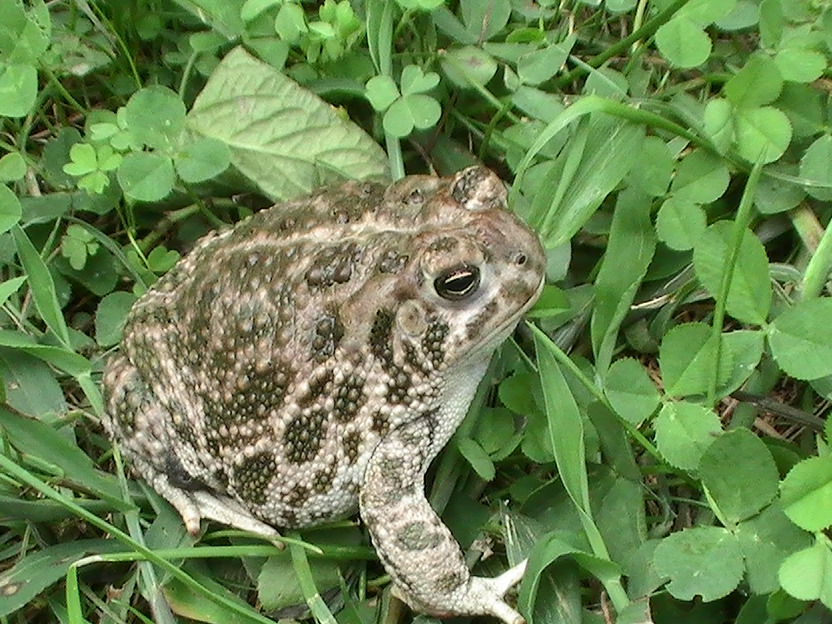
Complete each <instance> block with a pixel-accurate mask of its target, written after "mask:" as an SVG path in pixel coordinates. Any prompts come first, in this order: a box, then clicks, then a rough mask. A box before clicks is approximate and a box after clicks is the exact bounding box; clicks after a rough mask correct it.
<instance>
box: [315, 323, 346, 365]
mask: <svg viewBox="0 0 832 624" xmlns="http://www.w3.org/2000/svg"><path fill="white" fill-rule="evenodd" d="M343 337H344V325H343V324H342V323H341V319H340V318H339V317H338V315H337V314H336V313H334V312H333V313H331V314H325V315H324V316H322V317H321V318H319V319H318V322H317V323H315V335H314V336H313V337H312V357H314V358H315V360H317V361H318V362H322V361H324V360H326V359H327V358H329V357H332V356H333V355H334V354H335V349H337V348H338V343H339V342H340V341H341V338H343Z"/></svg>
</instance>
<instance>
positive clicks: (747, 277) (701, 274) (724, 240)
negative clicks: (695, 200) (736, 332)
mask: <svg viewBox="0 0 832 624" xmlns="http://www.w3.org/2000/svg"><path fill="white" fill-rule="evenodd" d="M733 239H734V224H733V222H731V221H728V220H723V221H717V222H716V223H714V224H713V225H711V226H710V227H709V228H708V229H707V230H706V231H705V233H704V234H703V235H701V236H700V237H699V239H698V240H697V241H696V244H695V246H694V248H693V267H694V269H695V271H696V276H697V277H698V278H699V281H701V282H702V285H703V286H704V287H705V288H706V289H707V291H708V293H709V294H710V295H711V296H712V297H714V298H716V297H719V295H720V288H721V283H722V279H723V275H724V273H725V270H726V264H727V262H728V260H729V258H730V256H731V254H732V245H733ZM771 292H772V291H771V278H770V277H769V273H768V257H767V256H766V250H765V248H764V247H763V244H762V243H761V242H760V240H759V239H758V238H757V237H756V236H755V235H754V234H753V233H752V232H751V231H750V230H748V229H746V230H745V231H744V232H743V236H742V240H741V241H740V244H739V250H738V252H737V253H736V263H735V265H734V271H733V274H732V275H731V283H730V286H729V288H728V300H727V301H726V307H725V309H726V310H727V312H728V314H730V315H731V316H733V317H734V318H736V319H738V320H740V321H743V322H746V323H752V324H755V325H762V324H763V323H765V321H766V318H767V317H768V312H769V309H770V308H771Z"/></svg>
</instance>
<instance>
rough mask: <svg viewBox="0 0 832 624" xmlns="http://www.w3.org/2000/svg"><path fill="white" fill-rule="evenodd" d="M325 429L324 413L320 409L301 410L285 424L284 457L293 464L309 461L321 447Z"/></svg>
mask: <svg viewBox="0 0 832 624" xmlns="http://www.w3.org/2000/svg"><path fill="white" fill-rule="evenodd" d="M325 429H326V413H325V412H324V411H323V410H321V409H315V410H311V411H307V412H303V413H301V414H298V415H297V416H295V417H294V418H293V419H292V420H290V421H289V422H288V424H287V425H286V431H284V432H283V444H284V445H285V447H286V457H287V459H288V460H289V461H290V462H292V463H293V464H303V463H305V462H308V461H311V460H313V459H314V458H315V456H316V455H317V454H318V450H319V449H320V448H321V444H322V443H323V438H324V434H325Z"/></svg>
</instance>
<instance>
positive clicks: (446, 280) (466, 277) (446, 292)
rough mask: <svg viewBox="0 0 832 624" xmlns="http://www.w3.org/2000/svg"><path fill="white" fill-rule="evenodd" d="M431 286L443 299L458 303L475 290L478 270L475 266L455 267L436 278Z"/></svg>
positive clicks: (478, 282)
mask: <svg viewBox="0 0 832 624" xmlns="http://www.w3.org/2000/svg"><path fill="white" fill-rule="evenodd" d="M433 285H434V287H435V288H436V293H437V294H438V295H439V296H440V297H442V298H443V299H449V300H451V301H458V300H459V299H464V298H465V297H467V296H468V295H470V294H471V293H473V292H475V291H476V290H477V287H478V286H479V285H480V270H479V269H478V268H477V267H475V266H462V267H457V268H455V269H451V270H450V271H447V272H445V273H443V274H442V275H440V276H439V277H437V278H436V280H435V281H434V282H433Z"/></svg>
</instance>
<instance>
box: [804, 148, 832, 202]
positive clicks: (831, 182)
mask: <svg viewBox="0 0 832 624" xmlns="http://www.w3.org/2000/svg"><path fill="white" fill-rule="evenodd" d="M800 177H801V178H803V179H804V181H805V183H806V192H807V193H809V195H811V196H812V197H816V198H817V199H823V200H829V199H832V135H829V134H823V135H821V136H820V137H818V138H817V139H815V141H814V142H813V143H812V144H811V145H810V146H809V147H808V148H806V151H805V152H804V153H803V157H802V158H801V159H800Z"/></svg>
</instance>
